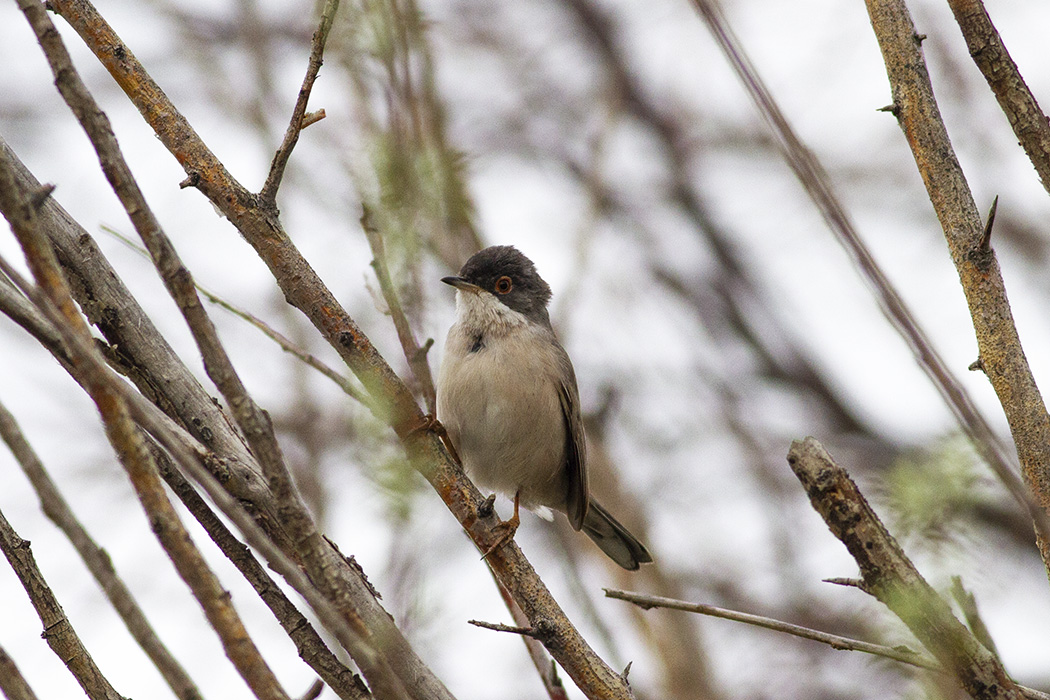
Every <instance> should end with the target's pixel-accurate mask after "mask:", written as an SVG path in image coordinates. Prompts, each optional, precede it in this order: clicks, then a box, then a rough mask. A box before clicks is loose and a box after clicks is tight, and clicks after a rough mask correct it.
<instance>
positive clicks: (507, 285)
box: [496, 275, 514, 294]
mask: <svg viewBox="0 0 1050 700" xmlns="http://www.w3.org/2000/svg"><path fill="white" fill-rule="evenodd" d="M513 288H514V282H512V281H511V279H510V277H507V276H506V275H503V276H502V277H500V278H499V279H498V280H496V293H497V294H507V293H509V292H510V290H511V289H513Z"/></svg>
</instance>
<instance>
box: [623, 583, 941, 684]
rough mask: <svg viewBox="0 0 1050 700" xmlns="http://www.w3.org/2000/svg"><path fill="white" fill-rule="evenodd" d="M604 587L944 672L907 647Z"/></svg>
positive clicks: (645, 605) (645, 602) (629, 597)
mask: <svg viewBox="0 0 1050 700" xmlns="http://www.w3.org/2000/svg"><path fill="white" fill-rule="evenodd" d="M603 590H604V591H605V595H606V596H607V597H609V598H616V599H617V600H625V601H627V602H628V603H634V604H635V605H637V606H638V607H640V608H642V609H644V610H650V609H652V608H668V609H671V610H683V611H685V612H692V613H698V614H700V615H709V616H711V617H720V618H722V619H723V620H732V621H734V622H743V623H744V624H746V625H754V626H755V627H763V628H765V629H767V630H773V631H774V632H784V633H785V634H790V635H792V636H795V637H801V638H803V639H812V640H813V641H816V642H820V643H822V644H827V645H828V646H830V647H831V648H833V649H840V650H846V651H862V652H864V653H865V654H873V655H875V656H882V657H885V658H887V659H893V660H894V661H899V662H901V663H902V664H908V665H910V666H916V667H918V668H925V669H927V670H930V671H938V672H941V673H944V669H942V668H941V666H940V665H939V664H938V663H937V662H936V661H935V660H933V659H930V658H928V657H925V656H923V655H922V654H919V653H918V652H915V651H912V650H911V649H908V648H906V647H888V646H885V645H883V644H872V643H871V642H864V641H861V640H859V639H851V638H849V637H841V636H839V635H837V634H830V633H828V632H821V631H820V630H815V629H810V628H809V627H802V626H801V625H795V624H792V623H790V622H782V621H781V620H775V619H773V618H771V617H764V616H762V615H752V614H750V613H744V612H737V611H736V610H727V609H725V608H718V607H715V606H714V605H705V604H704V603H689V602H686V601H684V600H675V599H674V598H664V597H663V596H654V595H642V594H640V593H632V592H630V591H618V590H614V589H611V588H605V589H603Z"/></svg>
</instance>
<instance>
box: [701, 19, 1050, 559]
mask: <svg viewBox="0 0 1050 700" xmlns="http://www.w3.org/2000/svg"><path fill="white" fill-rule="evenodd" d="M693 4H694V6H695V7H696V9H697V12H698V13H699V14H700V16H701V17H702V18H703V20H704V21H705V22H706V23H707V25H708V28H709V29H710V30H711V33H712V35H713V36H714V37H715V40H716V41H717V42H718V45H719V47H720V48H721V49H722V52H723V54H724V55H725V56H726V59H727V60H728V61H729V63H730V65H731V66H732V67H733V69H734V70H735V71H736V73H737V76H738V77H739V78H740V81H741V83H742V84H743V85H744V87H745V89H746V90H747V91H748V94H749V95H750V96H751V99H752V101H753V102H754V103H755V106H756V108H757V109H758V110H759V111H760V112H761V114H762V116H763V117H764V118H765V119H766V122H767V123H768V124H769V126H770V128H771V129H772V130H773V133H774V135H775V136H776V137H777V139H778V143H779V146H780V148H781V150H782V152H783V154H784V157H785V159H786V160H787V162H788V165H789V166H791V169H792V170H793V171H794V172H795V176H796V177H797V178H798V180H799V182H800V183H801V184H802V186H803V188H805V190H806V193H807V194H808V195H809V197H810V199H811V200H812V201H813V203H814V204H815V205H816V206H817V209H818V210H819V211H820V213H821V215H822V216H823V217H824V221H825V222H826V223H827V224H828V227H829V228H830V229H831V231H832V233H834V234H835V236H836V237H837V238H838V240H839V243H840V244H841V245H842V246H843V247H844V248H845V249H846V251H847V252H848V253H849V254H850V255H851V256H852V257H853V260H854V262H855V263H856V265H857V267H858V268H859V269H860V271H861V273H862V274H863V275H864V277H865V278H867V280H868V283H869V284H870V285H871V287H872V289H873V291H874V294H875V298H876V301H877V302H878V304H879V309H880V310H881V311H882V313H883V314H884V315H885V316H886V318H887V319H888V320H889V321H890V323H891V325H892V326H893V328H894V329H895V330H896V331H897V332H898V333H899V334H900V336H901V338H903V339H904V342H905V343H906V344H907V345H908V347H909V349H910V350H911V352H912V354H913V355H914V356H915V360H916V362H917V363H918V365H919V367H921V368H922V370H923V372H925V374H926V376H927V378H929V380H930V382H931V383H932V384H933V386H934V387H935V388H936V389H937V391H938V393H940V395H941V398H942V400H943V401H944V402H945V404H946V405H947V406H948V408H949V409H950V410H951V412H952V415H953V416H955V420H956V421H957V422H958V424H959V426H960V428H961V429H962V430H963V432H964V433H966V435H967V437H968V438H969V439H970V441H971V442H972V443H973V445H974V447H975V448H976V449H977V451H978V452H979V453H980V454H981V456H982V457H983V459H984V461H985V462H986V463H987V464H988V465H989V466H990V467H991V468H992V471H994V472H995V474H996V476H998V477H999V480H1000V481H1002V483H1003V485H1004V486H1006V488H1007V490H1008V491H1009V492H1010V494H1011V495H1012V496H1013V497H1014V499H1015V500H1016V501H1017V502H1018V503H1019V504H1020V505H1021V507H1022V508H1024V509H1025V511H1026V512H1028V513H1029V515H1030V516H1031V517H1032V519H1033V521H1034V522H1035V525H1036V527H1037V529H1038V530H1039V531H1040V532H1041V533H1043V536H1044V538H1046V537H1050V515H1048V514H1047V512H1046V511H1044V510H1043V509H1042V508H1040V507H1039V505H1038V504H1037V503H1036V502H1035V500H1034V499H1033V497H1032V494H1031V492H1030V491H1029V490H1028V488H1027V487H1026V486H1025V485H1024V483H1023V482H1022V481H1021V479H1020V478H1019V477H1018V475H1017V473H1016V471H1015V467H1014V464H1013V462H1012V460H1011V459H1010V457H1009V456H1008V455H1007V452H1006V448H1005V447H1004V446H1003V445H1002V443H1001V442H1000V440H999V438H998V436H996V434H995V431H994V430H992V427H991V426H990V425H989V424H988V421H987V420H985V418H984V416H983V415H982V414H981V412H980V411H979V410H978V409H977V406H976V405H975V404H974V402H973V399H971V398H970V395H969V393H968V392H967V391H966V389H965V388H964V387H963V385H962V384H961V383H960V382H959V380H958V379H956V378H955V376H954V375H953V374H952V372H951V370H950V369H949V368H948V365H947V363H945V361H944V359H943V358H942V357H941V355H940V353H938V352H937V349H936V348H935V347H934V346H933V344H932V343H931V342H930V339H929V338H928V337H927V335H926V332H925V331H924V330H923V328H922V326H921V325H920V324H919V322H918V319H916V317H915V315H914V314H913V313H912V311H911V309H910V308H909V307H908V305H907V304H906V303H905V302H904V299H903V298H902V297H901V295H900V293H899V292H898V291H897V289H896V288H895V287H894V286H893V284H892V283H891V282H890V280H889V278H888V277H887V276H886V274H885V273H884V272H883V270H882V268H881V267H880V266H879V264H878V262H877V261H876V260H875V258H874V256H873V255H872V254H871V251H870V250H868V247H867V246H866V245H865V244H864V241H863V239H862V238H861V237H860V234H859V233H858V232H857V230H856V228H855V227H854V226H853V221H852V220H851V219H850V217H849V214H847V212H846V209H845V207H844V206H843V205H842V202H841V200H840V199H839V197H838V194H837V193H836V192H835V189H834V187H833V185H832V182H831V178H830V177H828V174H827V171H826V170H825V169H824V166H823V165H822V164H821V163H820V161H819V160H817V158H816V156H815V155H814V154H813V150H812V149H809V148H806V146H805V144H803V143H802V141H801V139H799V137H798V135H797V134H796V133H795V130H794V129H793V128H792V127H791V124H790V123H789V122H788V120H787V117H785V116H784V113H783V112H782V111H781V109H780V107H779V105H778V104H777V102H776V100H775V99H774V97H773V95H772V93H770V91H769V89H768V88H767V87H766V85H765V83H764V81H763V80H762V78H761V77H760V76H759V75H758V72H757V71H756V70H755V67H754V65H752V63H751V61H750V59H749V58H748V56H747V54H746V53H745V52H744V49H743V47H742V46H741V44H740V41H739V40H738V39H737V37H736V36H735V35H734V34H733V32H732V29H731V28H730V27H729V25H728V23H727V21H726V19H725V17H724V16H723V14H722V12H721V11H720V10H719V9H718V6H717V5H716V4H715V3H714V2H711V1H710V0H693ZM992 218H993V217H992V216H989V225H990V223H991V220H992ZM1044 559H1045V557H1044Z"/></svg>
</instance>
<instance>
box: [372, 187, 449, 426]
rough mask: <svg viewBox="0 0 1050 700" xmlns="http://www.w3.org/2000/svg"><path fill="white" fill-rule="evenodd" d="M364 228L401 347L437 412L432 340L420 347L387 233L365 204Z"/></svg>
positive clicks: (430, 406) (429, 405)
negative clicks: (390, 259)
mask: <svg viewBox="0 0 1050 700" xmlns="http://www.w3.org/2000/svg"><path fill="white" fill-rule="evenodd" d="M361 228H362V229H363V230H364V232H365V237H366V238H367V239H368V246H369V248H371V249H372V269H374V270H375V273H376V279H378V280H379V289H380V290H381V291H382V293H383V299H384V300H385V301H386V305H387V308H388V309H389V310H390V318H391V319H392V320H393V322H394V329H395V330H397V337H398V340H400V341H401V349H402V351H403V352H404V353H405V359H406V360H408V366H409V367H410V368H411V370H412V376H413V377H414V378H415V380H416V382H417V384H418V385H419V391H420V393H421V394H423V401H424V403H425V404H426V407H427V413H429V414H431V415H434V411H435V408H434V406H435V405H436V403H437V398H436V392H435V389H434V378H433V376H432V375H431V374H430V362H429V361H428V360H427V350H429V349H430V344H429V343H428V344H426V345H424V346H423V347H420V345H419V343H418V342H416V335H415V333H413V332H412V326H411V324H410V323H409V321H408V316H407V315H406V314H405V310H404V308H403V307H402V306H401V300H400V299H399V298H398V295H397V289H396V288H395V287H394V282H393V280H392V279H391V278H390V267H389V265H387V260H386V248H385V246H384V245H383V234H382V232H380V231H379V229H378V228H377V227H376V224H375V221H374V220H373V217H372V213H371V212H370V211H369V209H368V207H367V206H366V207H365V210H364V213H363V214H362V215H361Z"/></svg>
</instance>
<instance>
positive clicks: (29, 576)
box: [0, 512, 124, 700]
mask: <svg viewBox="0 0 1050 700" xmlns="http://www.w3.org/2000/svg"><path fill="white" fill-rule="evenodd" d="M0 549H2V550H3V552H4V556H6V557H7V561H8V562H10V564H11V568H12V569H14V570H15V574H16V575H17V576H18V580H19V581H21V582H22V586H23V587H24V588H25V589H26V593H28V594H29V601H30V602H31V603H32V604H33V608H34V609H35V610H36V614H37V615H38V616H39V617H40V622H41V624H43V626H44V633H43V637H44V639H45V640H46V641H47V645H48V646H49V647H51V650H52V651H53V652H55V655H56V656H58V658H59V659H61V660H62V663H64V664H65V665H66V667H67V668H68V669H69V672H70V673H72V674H73V676H74V677H75V678H76V679H77V682H78V683H79V684H80V687H81V688H83V689H84V692H85V693H87V696H88V697H89V698H91V700H124V699H123V697H121V695H120V693H118V692H117V691H116V690H114V689H113V686H112V685H110V682H109V681H108V680H106V677H105V676H104V675H102V671H100V670H99V668H98V666H96V665H95V661H94V660H93V659H92V658H91V654H89V653H88V650H87V649H86V648H85V647H84V644H83V642H81V641H80V637H78V636H77V633H76V631H75V630H74V629H73V625H72V624H71V623H70V621H69V618H67V617H66V614H65V612H64V611H63V610H62V606H61V605H59V603H58V599H57V598H55V594H54V593H53V592H52V591H51V588H50V587H49V586H48V585H47V581H45V580H44V576H43V574H41V573H40V569H39V568H38V567H37V565H36V560H35V559H34V558H33V553H32V552H31V551H30V549H29V543H28V542H26V541H25V540H23V539H22V538H20V537H19V536H18V534H17V533H16V532H15V531H14V529H13V528H12V527H11V525H10V523H8V522H7V518H5V517H4V514H3V513H2V512H0ZM6 670H10V669H9V668H8V669H6ZM16 682H17V681H16ZM5 693H6V686H5Z"/></svg>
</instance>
